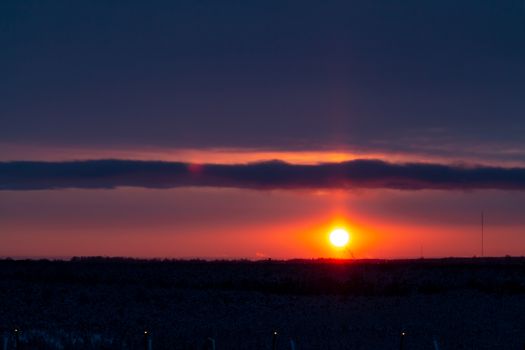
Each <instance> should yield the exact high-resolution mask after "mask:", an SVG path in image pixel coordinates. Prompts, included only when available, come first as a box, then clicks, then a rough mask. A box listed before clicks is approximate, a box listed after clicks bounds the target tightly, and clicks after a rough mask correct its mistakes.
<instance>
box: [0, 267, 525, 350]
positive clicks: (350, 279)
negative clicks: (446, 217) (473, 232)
mask: <svg viewBox="0 0 525 350" xmlns="http://www.w3.org/2000/svg"><path fill="white" fill-rule="evenodd" d="M0 327H1V329H0V334H2V333H3V335H4V336H3V339H2V341H1V343H0V346H6V348H8V349H11V348H14V346H15V336H14V335H13V331H12V330H13V329H14V328H15V327H17V328H19V329H20V330H21V332H20V336H19V345H20V346H19V348H20V349H144V339H143V332H144V330H149V331H150V333H151V339H152V345H153V349H155V350H156V349H211V342H210V341H209V340H207V338H208V337H211V338H213V339H214V340H215V342H216V349H217V350H220V349H254V350H256V349H271V348H272V341H273V339H272V337H273V335H272V333H273V331H274V330H277V332H278V336H277V338H276V348H277V349H291V345H290V339H293V340H294V342H295V348H296V349H297V350H302V349H334V350H335V349H367V350H373V349H400V346H401V344H400V334H401V332H402V331H405V332H406V336H405V338H404V344H403V348H404V349H405V350H410V349H434V347H435V344H434V340H435V341H436V343H437V345H438V347H439V349H440V350H447V349H520V350H522V349H523V348H524V345H525V259H522V258H505V259H503V258H502V259H445V260H411V261H354V262H345V263H342V262H333V261H289V262H278V261H265V262H243V261H240V262H202V261H162V262H161V261H137V260H123V259H73V260H72V261H68V262H65V261H12V260H3V261H0Z"/></svg>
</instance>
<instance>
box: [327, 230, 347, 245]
mask: <svg viewBox="0 0 525 350" xmlns="http://www.w3.org/2000/svg"><path fill="white" fill-rule="evenodd" d="M349 240H350V235H349V234H348V232H347V231H346V230H345V229H344V228H336V229H335V230H333V231H332V232H331V233H330V242H331V243H332V244H333V245H334V246H336V247H344V246H345V245H347V244H348V241H349Z"/></svg>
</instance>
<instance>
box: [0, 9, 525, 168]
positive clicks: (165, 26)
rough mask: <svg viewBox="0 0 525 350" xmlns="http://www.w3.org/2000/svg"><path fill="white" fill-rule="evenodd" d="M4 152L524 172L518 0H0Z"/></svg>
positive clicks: (523, 45) (524, 63) (524, 20)
mask: <svg viewBox="0 0 525 350" xmlns="http://www.w3.org/2000/svg"><path fill="white" fill-rule="evenodd" d="M0 45H1V47H2V53H1V55H0V77H1V80H0V118H1V127H0V141H2V142H4V143H11V144H39V145H54V146H88V147H91V146H93V147H95V146H96V147H113V146H119V147H127V146H133V147H141V146H158V147H172V148H173V147H190V148H200V147H234V148H245V147H250V148H253V147H255V148H275V149H322V148H334V147H340V146H343V145H346V146H349V147H350V148H355V149H365V150H368V149H374V150H380V151H399V150H401V151H409V152H412V151H425V152H428V153H433V154H444V155H447V154H454V153H456V152H459V150H458V148H460V147H461V148H462V149H463V151H462V152H465V154H466V155H468V154H469V152H470V153H476V154H480V155H481V156H482V157H483V156H487V157H489V156H490V157H494V158H496V159H504V158H505V159H517V160H525V141H523V140H524V139H523V133H524V132H525V123H523V120H524V112H525V98H524V97H525V96H524V93H523V91H524V87H525V86H524V85H525V7H524V3H523V1H521V0H516V1H514V0H504V1H502V0H492V1H487V0H462V1H457V0H439V1H420V0H418V1H415V0H409V1H402V2H396V1H387V0H379V1H368V0H366V1H365V0H362V1H357V0H353V1H333V0H332V1H304V0H303V1H283V0H265V1H154V2H146V1H121V2H118V1H88V2H71V1H54V2H41V1H15V0H12V1H11V0H6V1H2V2H1V4H0Z"/></svg>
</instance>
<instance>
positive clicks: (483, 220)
mask: <svg viewBox="0 0 525 350" xmlns="http://www.w3.org/2000/svg"><path fill="white" fill-rule="evenodd" d="M484 226H485V216H484V213H483V211H481V257H483V255H484V254H485V246H484V237H483V236H484Z"/></svg>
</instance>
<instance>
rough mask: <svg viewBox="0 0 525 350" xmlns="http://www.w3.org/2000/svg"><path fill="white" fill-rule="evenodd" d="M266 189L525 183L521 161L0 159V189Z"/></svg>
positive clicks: (515, 186)
mask: <svg viewBox="0 0 525 350" xmlns="http://www.w3.org/2000/svg"><path fill="white" fill-rule="evenodd" d="M188 186H197V187H231V188H247V189H259V190H271V189H331V188H333V189H381V188H384V189H385V188H388V189H400V190H421V189H441V190H474V189H501V190H525V168H505V167H492V166H466V165H445V164H429V163H388V162H385V161H382V160H370V159H366V160H364V159H361V160H359V159H358V160H352V161H347V162H341V163H322V164H316V165H298V164H290V163H285V162H281V161H268V162H259V163H246V164H233V165H232V164H190V163H182V162H161V161H135V160H86V161H67V162H33V161H13V162H0V190H46V189H66V188H84V189H113V188H117V187H143V188H159V189H160V188H175V187H188Z"/></svg>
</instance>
